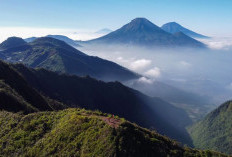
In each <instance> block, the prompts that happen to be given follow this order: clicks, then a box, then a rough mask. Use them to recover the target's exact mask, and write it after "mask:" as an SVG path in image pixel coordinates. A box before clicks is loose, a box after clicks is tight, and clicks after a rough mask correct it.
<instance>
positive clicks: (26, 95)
mask: <svg viewBox="0 0 232 157" xmlns="http://www.w3.org/2000/svg"><path fill="white" fill-rule="evenodd" d="M58 105H59V104H58ZM51 106H53V105H52V104H51V103H49V101H48V100H47V99H46V98H45V97H44V96H42V95H41V94H40V93H38V92H37V91H36V90H35V89H33V88H32V87H31V86H29V85H28V83H27V82H26V81H25V79H24V78H23V77H22V76H21V75H20V74H19V73H18V72H17V71H16V70H15V69H14V68H13V67H12V66H10V65H8V64H6V63H3V62H2V61H0V109H1V110H7V111H12V112H19V111H23V112H25V113H30V112H35V111H49V110H53V109H55V108H56V107H55V106H53V107H54V108H53V107H51ZM57 107H58V106H57ZM58 108H59V107H58Z"/></svg>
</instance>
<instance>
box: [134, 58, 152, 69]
mask: <svg viewBox="0 0 232 157" xmlns="http://www.w3.org/2000/svg"><path fill="white" fill-rule="evenodd" d="M150 64H151V60H147V59H139V60H136V61H133V62H132V63H130V68H131V69H132V70H135V71H141V70H144V69H145V68H147V67H148V66H149V65H150Z"/></svg>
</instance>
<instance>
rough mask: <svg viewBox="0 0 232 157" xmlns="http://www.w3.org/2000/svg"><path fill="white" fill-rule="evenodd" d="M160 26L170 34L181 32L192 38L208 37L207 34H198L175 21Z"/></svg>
mask: <svg viewBox="0 0 232 157" xmlns="http://www.w3.org/2000/svg"><path fill="white" fill-rule="evenodd" d="M161 28H162V29H163V30H164V31H166V32H168V33H171V34H175V33H179V32H182V33H184V34H185V35H187V36H189V37H192V38H209V37H207V36H204V35H201V34H198V33H196V32H193V31H191V30H189V29H187V28H185V27H183V26H181V25H180V24H178V23H176V22H169V23H166V24H164V25H163V26H162V27H161Z"/></svg>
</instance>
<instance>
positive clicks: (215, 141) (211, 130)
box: [189, 101, 232, 154]
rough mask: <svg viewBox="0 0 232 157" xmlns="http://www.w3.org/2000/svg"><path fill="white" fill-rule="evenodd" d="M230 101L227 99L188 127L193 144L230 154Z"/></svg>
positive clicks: (231, 145) (231, 135)
mask: <svg viewBox="0 0 232 157" xmlns="http://www.w3.org/2000/svg"><path fill="white" fill-rule="evenodd" d="M231 119H232V102H231V101H228V102H226V103H224V104H222V105H221V106H220V107H219V108H217V109H215V110H214V111H212V112H211V113H210V114H208V115H207V116H206V117H205V118H204V119H203V120H201V121H199V122H198V123H196V124H194V125H193V126H191V127H190V128H189V133H190V135H191V137H192V139H193V143H194V146H195V147H197V148H201V149H213V150H216V151H220V152H224V153H227V154H232V132H231V130H232V121H231Z"/></svg>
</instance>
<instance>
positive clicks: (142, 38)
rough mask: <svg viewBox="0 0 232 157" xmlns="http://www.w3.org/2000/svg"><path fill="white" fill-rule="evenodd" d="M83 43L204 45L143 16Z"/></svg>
mask: <svg viewBox="0 0 232 157" xmlns="http://www.w3.org/2000/svg"><path fill="white" fill-rule="evenodd" d="M85 43H90V44H124V45H139V46H153V47H193V48H205V47H206V46H205V45H204V44H203V43H201V42H199V41H197V40H195V39H192V38H191V37H188V36H187V35H185V34H183V33H177V34H174V35H173V34H171V33H168V32H166V31H164V30H163V29H161V28H160V27H158V26H156V25H155V24H153V23H152V22H150V21H149V20H147V19H145V18H136V19H134V20H132V21H131V22H130V23H128V24H126V25H124V26H123V27H121V28H120V29H118V30H116V31H113V32H111V33H109V34H107V35H105V36H103V37H100V38H97V39H93V40H90V41H87V42H85Z"/></svg>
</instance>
